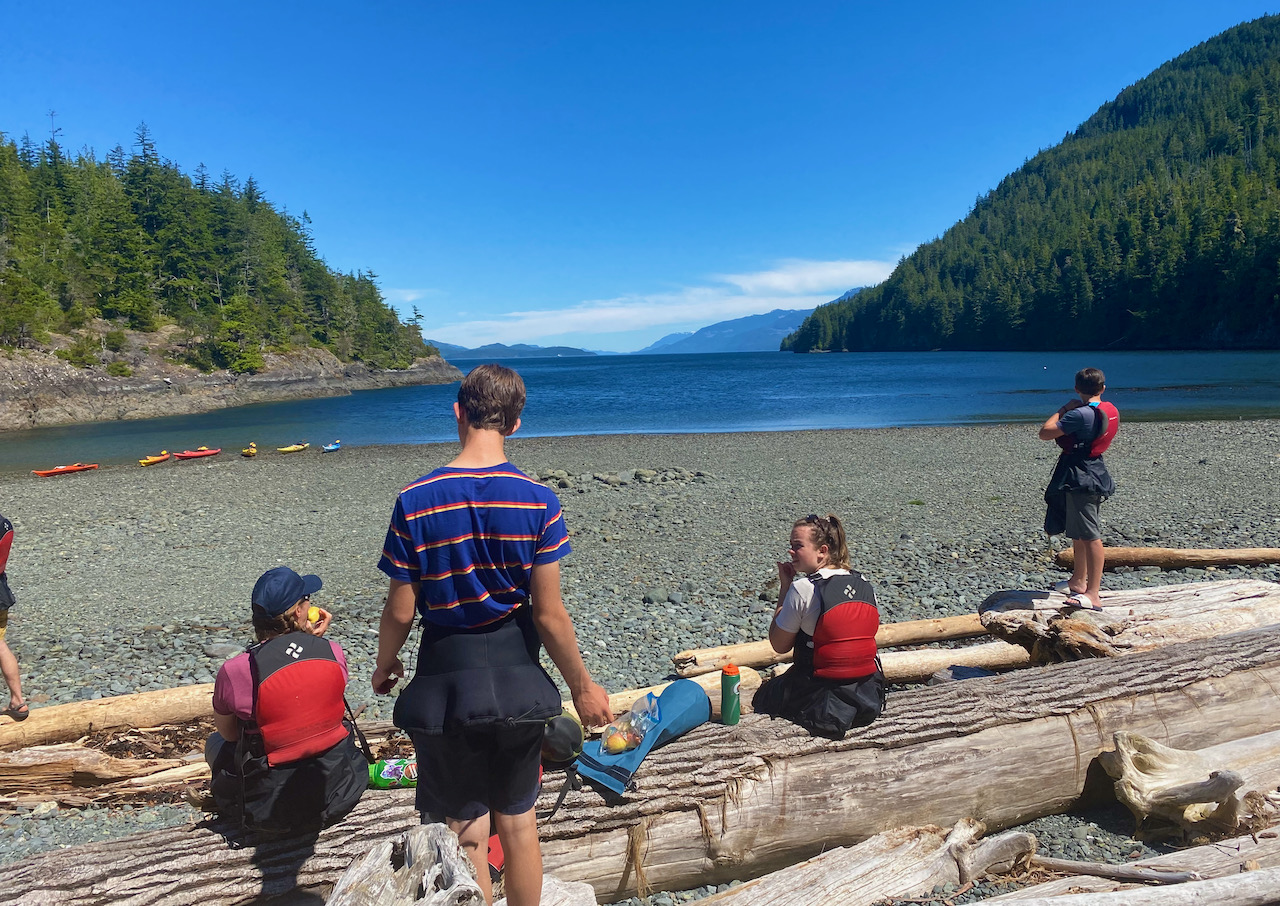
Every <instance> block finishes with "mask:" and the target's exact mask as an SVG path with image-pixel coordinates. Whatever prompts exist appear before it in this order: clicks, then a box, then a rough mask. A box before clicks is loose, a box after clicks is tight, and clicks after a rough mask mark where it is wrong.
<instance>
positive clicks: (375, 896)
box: [327, 824, 484, 906]
mask: <svg viewBox="0 0 1280 906" xmlns="http://www.w3.org/2000/svg"><path fill="white" fill-rule="evenodd" d="M397 844H398V845H399V846H400V847H401V848H402V849H403V855H404V862H403V864H402V865H401V866H400V867H399V868H398V869H397V868H395V867H393V865H392V860H391V856H392V853H393V851H394V850H395V848H396V845H397ZM327 903H328V906H484V892H483V891H481V889H480V885H479V884H477V883H476V873H475V870H474V869H473V868H472V865H471V860H470V859H469V858H467V854H466V853H465V852H463V851H462V845H461V844H460V843H459V842H458V835H457V834H455V833H454V832H453V831H451V830H449V828H448V827H446V826H445V825H443V824H426V825H418V826H417V827H414V828H411V829H410V830H409V832H408V833H406V834H404V835H403V836H402V837H401V838H400V840H398V841H396V843H392V842H390V841H386V840H383V841H381V842H379V843H377V844H375V845H374V847H373V848H372V849H371V850H369V852H368V853H366V854H365V856H364V857H363V858H360V859H357V860H355V861H354V862H352V863H351V867H350V868H348V869H347V870H346V871H345V872H343V874H342V877H341V878H339V879H338V883H337V884H335V885H334V888H333V892H332V893H331V894H330V895H329V899H328V900H327Z"/></svg>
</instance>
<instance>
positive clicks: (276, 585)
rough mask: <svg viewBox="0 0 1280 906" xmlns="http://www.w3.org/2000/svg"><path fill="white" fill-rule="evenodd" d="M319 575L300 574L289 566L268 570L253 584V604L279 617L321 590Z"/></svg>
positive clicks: (264, 611) (272, 615) (271, 615)
mask: <svg viewBox="0 0 1280 906" xmlns="http://www.w3.org/2000/svg"><path fill="white" fill-rule="evenodd" d="M322 584H323V583H322V582H321V581H320V577H319V576H300V575H298V574H297V573H295V572H294V571H293V570H291V569H290V568H289V567H287V566H275V567H272V568H271V569H269V570H267V571H266V572H265V573H263V574H262V576H261V577H260V578H259V579H258V581H257V582H256V583H254V586H253V598H252V599H251V601H252V603H253V606H254V607H256V608H258V609H259V610H261V611H262V612H263V613H265V614H266V615H267V616H269V617H278V616H280V614H282V613H284V612H285V611H286V610H288V609H289V608H290V607H292V606H293V605H294V604H297V603H298V602H299V601H300V600H302V599H303V598H305V597H306V596H307V595H313V594H315V593H316V592H318V591H319V590H320V586H321V585H322Z"/></svg>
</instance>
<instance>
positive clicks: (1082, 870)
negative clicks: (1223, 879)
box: [1031, 856, 1204, 884]
mask: <svg viewBox="0 0 1280 906" xmlns="http://www.w3.org/2000/svg"><path fill="white" fill-rule="evenodd" d="M1031 865H1032V867H1036V868H1043V869H1045V870H1046V871H1062V872H1069V873H1074V874H1089V875H1092V876H1094V877H1097V878H1107V879H1109V880H1112V881H1132V882H1136V883H1139V884H1181V883H1183V882H1184V881H1203V880H1204V875H1202V874H1200V872H1198V871H1190V870H1187V869H1184V868H1151V867H1143V866H1137V865H1112V864H1110V863H1108V862H1080V861H1078V860H1076V859H1054V858H1050V857H1048V856H1033V857H1032V858H1031Z"/></svg>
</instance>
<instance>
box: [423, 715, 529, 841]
mask: <svg viewBox="0 0 1280 906" xmlns="http://www.w3.org/2000/svg"><path fill="white" fill-rule="evenodd" d="M542 733H543V725H542V724H532V725H530V724H517V725H516V726H514V727H513V726H505V725H501V724H486V725H482V726H477V727H469V728H467V729H464V730H457V731H454V732H452V733H445V734H443V735H441V736H427V735H425V734H419V733H415V734H413V747H414V749H416V750H417V753H418V794H417V798H416V800H415V802H416V805H417V807H418V811H419V812H422V813H423V815H424V816H430V818H431V819H432V820H434V821H442V820H443V819H445V818H452V819H454V820H457V821H468V820H470V819H472V818H479V817H480V816H481V815H483V814H484V813H485V812H491V811H492V812H500V813H502V814H504V815H519V814H522V813H524V812H527V811H528V810H529V809H531V808H533V804H534V802H535V801H536V800H537V798H538V792H539V790H540V789H541V784H540V781H539V777H538V767H539V764H540V762H541V760H542Z"/></svg>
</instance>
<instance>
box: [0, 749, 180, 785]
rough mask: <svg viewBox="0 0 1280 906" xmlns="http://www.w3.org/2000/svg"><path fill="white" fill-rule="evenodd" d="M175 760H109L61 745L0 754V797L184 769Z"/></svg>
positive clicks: (103, 756)
mask: <svg viewBox="0 0 1280 906" xmlns="http://www.w3.org/2000/svg"><path fill="white" fill-rule="evenodd" d="M184 764H185V763H184V762H183V761H181V760H180V759H177V758H112V757H111V756H110V755H107V754H105V753H103V752H99V751H98V750H96V749H87V748H85V747H84V746H78V745H72V744H65V743H64V744H62V745H56V746H34V747H32V748H29V749H23V750H21V751H19V752H5V753H0V795H12V794H14V793H40V792H47V791H49V790H55V789H60V788H65V787H67V786H73V787H91V786H101V785H102V784H108V783H115V782H116V781H119V780H128V779H130V778H135V777H145V776H146V775H148V774H155V773H158V772H160V771H166V770H169V769H171V768H179V767H183V766H184Z"/></svg>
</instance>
